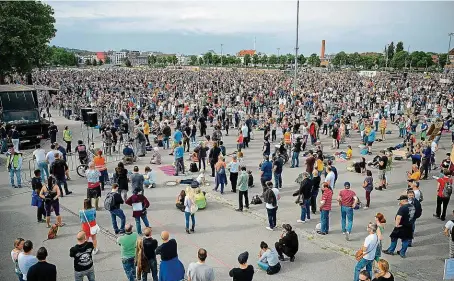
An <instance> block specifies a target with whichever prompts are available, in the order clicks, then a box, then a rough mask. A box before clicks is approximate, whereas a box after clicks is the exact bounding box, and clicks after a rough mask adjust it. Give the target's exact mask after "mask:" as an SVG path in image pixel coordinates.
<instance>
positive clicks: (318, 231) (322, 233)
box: [317, 230, 326, 235]
mask: <svg viewBox="0 0 454 281" xmlns="http://www.w3.org/2000/svg"><path fill="white" fill-rule="evenodd" d="M317 234H320V235H326V233H325V232H321V231H320V230H317Z"/></svg>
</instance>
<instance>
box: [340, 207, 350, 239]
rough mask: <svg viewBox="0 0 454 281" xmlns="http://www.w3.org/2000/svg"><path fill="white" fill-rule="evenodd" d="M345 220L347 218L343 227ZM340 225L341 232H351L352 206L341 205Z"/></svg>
mask: <svg viewBox="0 0 454 281" xmlns="http://www.w3.org/2000/svg"><path fill="white" fill-rule="evenodd" d="M346 220H348V225H347V228H345V224H346ZM341 225H342V232H348V233H351V232H352V227H353V208H352V207H347V206H341Z"/></svg>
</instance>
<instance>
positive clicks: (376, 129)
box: [374, 121, 378, 131]
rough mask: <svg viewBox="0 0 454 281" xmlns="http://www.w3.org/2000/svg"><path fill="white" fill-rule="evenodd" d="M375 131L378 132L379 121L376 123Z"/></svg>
mask: <svg viewBox="0 0 454 281" xmlns="http://www.w3.org/2000/svg"><path fill="white" fill-rule="evenodd" d="M374 125H375V131H378V121H374Z"/></svg>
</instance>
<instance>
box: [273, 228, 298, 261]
mask: <svg viewBox="0 0 454 281" xmlns="http://www.w3.org/2000/svg"><path fill="white" fill-rule="evenodd" d="M282 228H283V229H284V231H283V232H282V234H281V238H280V239H279V241H278V242H276V244H274V247H275V248H276V251H277V253H278V255H279V260H280V261H284V260H285V258H284V255H286V256H288V257H290V261H291V262H294V261H295V254H296V253H297V252H298V235H297V234H296V233H295V231H293V229H292V226H291V225H290V224H283V225H282Z"/></svg>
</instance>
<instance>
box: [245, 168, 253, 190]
mask: <svg viewBox="0 0 454 281" xmlns="http://www.w3.org/2000/svg"><path fill="white" fill-rule="evenodd" d="M247 173H248V179H247V185H248V187H249V188H253V187H254V176H252V171H251V170H249V171H247Z"/></svg>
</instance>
